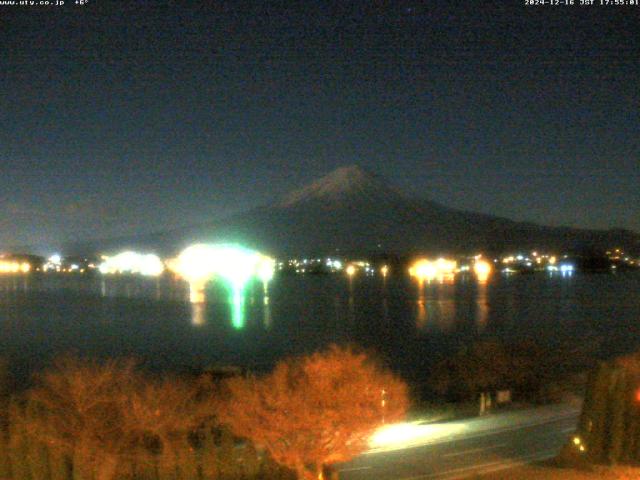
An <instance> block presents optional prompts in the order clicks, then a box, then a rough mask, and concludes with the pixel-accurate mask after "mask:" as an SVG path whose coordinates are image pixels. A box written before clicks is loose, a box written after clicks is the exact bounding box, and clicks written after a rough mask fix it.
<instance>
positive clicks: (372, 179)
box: [278, 165, 400, 208]
mask: <svg viewBox="0 0 640 480" xmlns="http://www.w3.org/2000/svg"><path fill="white" fill-rule="evenodd" d="M389 195H391V196H392V197H397V196H399V195H400V194H399V193H398V192H396V191H395V190H394V189H392V188H391V187H389V186H388V185H387V184H386V183H385V182H383V181H382V180H380V179H379V178H378V177H377V176H376V175H374V174H372V173H369V172H367V171H366V170H363V169H362V168H360V167H359V166H357V165H350V166H346V167H340V168H338V169H336V170H334V171H332V172H331V173H329V174H328V175H325V176H324V177H322V178H320V179H318V180H315V181H314V182H312V183H310V184H309V185H306V186H304V187H302V188H300V189H298V190H295V191H293V192H291V193H289V194H288V195H286V196H285V197H284V198H283V199H282V200H281V202H279V205H278V206H280V207H283V208H289V207H294V206H296V205H300V204H304V203H309V202H318V201H319V202H323V203H333V202H338V201H342V200H345V199H350V198H353V197H361V198H363V199H365V198H366V199H369V200H371V201H375V200H377V199H379V198H381V197H385V196H389Z"/></svg>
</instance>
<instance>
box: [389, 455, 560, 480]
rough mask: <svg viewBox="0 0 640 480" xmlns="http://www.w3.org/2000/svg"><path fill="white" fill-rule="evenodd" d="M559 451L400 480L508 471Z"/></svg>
mask: <svg viewBox="0 0 640 480" xmlns="http://www.w3.org/2000/svg"><path fill="white" fill-rule="evenodd" d="M557 453H558V452H557V450H546V451H544V452H538V453H534V454H530V455H525V456H523V457H515V458H514V459H512V460H506V461H505V460H500V461H497V462H489V463H482V464H480V465H470V466H466V467H460V468H454V469H452V470H447V471H444V472H433V473H427V474H424V475H415V476H412V477H403V478H401V479H399V480H426V479H429V478H439V479H442V480H444V479H446V480H456V479H461V478H465V477H468V476H469V475H472V474H483V473H490V472H494V471H499V470H508V469H510V468H515V467H519V466H521V465H526V464H528V463H531V462H536V461H538V460H544V459H547V458H551V457H554V456H555V455H556V454H557Z"/></svg>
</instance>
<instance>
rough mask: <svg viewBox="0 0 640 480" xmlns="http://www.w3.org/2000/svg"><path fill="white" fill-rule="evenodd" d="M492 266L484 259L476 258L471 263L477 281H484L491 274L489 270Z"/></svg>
mask: <svg viewBox="0 0 640 480" xmlns="http://www.w3.org/2000/svg"><path fill="white" fill-rule="evenodd" d="M492 269H493V267H492V266H491V264H490V263H489V262H487V261H485V260H480V259H478V260H476V261H475V262H474V264H473V272H474V273H475V274H476V277H477V279H478V281H480V282H486V281H487V279H488V278H489V275H491V270H492Z"/></svg>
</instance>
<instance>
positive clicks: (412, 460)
mask: <svg viewBox="0 0 640 480" xmlns="http://www.w3.org/2000/svg"><path fill="white" fill-rule="evenodd" d="M578 414H579V410H578V409H577V408H576V407H572V406H568V405H563V406H547V407H539V408H533V409H527V410H521V411H514V412H508V413H503V414H493V415H488V416H485V417H480V418H476V419H471V420H469V421H464V422H459V423H444V424H435V425H434V424H428V425H421V424H420V423H412V424H405V425H402V426H397V427H394V428H391V429H390V430H389V431H388V432H387V433H386V434H382V435H381V436H380V438H379V440H378V442H377V444H376V446H375V447H374V448H373V449H372V450H371V451H370V452H367V453H366V454H364V455H361V456H359V457H358V458H356V459H355V460H353V461H352V462H349V463H348V464H344V465H342V466H341V467H340V478H341V479H342V480H423V479H424V480H427V479H438V480H453V479H462V478H468V477H470V476H475V475H478V474H482V473H490V472H493V471H498V470H504V469H508V468H514V467H517V466H519V465H522V464H526V463H531V462H535V461H539V460H543V459H546V458H551V457H553V456H555V455H556V454H557V453H558V451H559V449H560V447H561V446H562V445H563V444H564V443H565V442H566V441H567V439H568V438H569V437H570V435H571V433H572V432H574V431H575V428H576V423H577V420H578Z"/></svg>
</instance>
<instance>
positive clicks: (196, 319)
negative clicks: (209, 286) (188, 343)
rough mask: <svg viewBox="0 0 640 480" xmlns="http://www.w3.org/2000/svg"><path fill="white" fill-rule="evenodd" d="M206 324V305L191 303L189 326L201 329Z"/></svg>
mask: <svg viewBox="0 0 640 480" xmlns="http://www.w3.org/2000/svg"><path fill="white" fill-rule="evenodd" d="M206 323H207V305H206V304H205V303H191V324H192V325H193V326H195V327H201V326H203V325H204V324H206Z"/></svg>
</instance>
